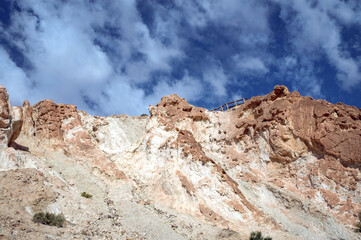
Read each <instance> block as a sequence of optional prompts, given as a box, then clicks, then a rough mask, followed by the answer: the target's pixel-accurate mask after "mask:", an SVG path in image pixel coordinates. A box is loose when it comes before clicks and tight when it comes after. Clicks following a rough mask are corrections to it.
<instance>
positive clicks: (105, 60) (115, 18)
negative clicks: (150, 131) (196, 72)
mask: <svg viewBox="0 0 361 240" xmlns="http://www.w3.org/2000/svg"><path fill="white" fill-rule="evenodd" d="M19 5H20V7H21V8H22V11H21V12H18V13H17V14H16V15H15V14H14V15H13V16H12V25H11V27H10V28H9V30H8V31H7V36H8V39H9V41H11V42H13V43H14V44H16V46H17V47H18V48H20V49H21V50H22V53H23V54H24V56H25V58H27V59H29V61H30V62H31V65H32V69H30V70H27V75H28V77H29V79H30V80H31V81H33V82H34V83H35V88H34V89H33V91H32V92H31V95H30V94H29V92H27V94H23V95H20V94H15V96H12V97H13V98H14V97H15V98H24V99H29V100H31V101H32V102H33V103H35V102H37V101H40V100H42V99H44V98H52V99H54V101H56V102H64V103H72V104H76V105H77V106H78V107H79V108H80V109H84V110H87V111H90V112H92V106H88V104H87V102H86V101H85V99H84V96H86V98H87V100H90V101H94V102H96V103H97V104H98V105H99V107H98V108H97V113H98V114H110V113H111V112H112V113H122V112H127V113H129V114H136V113H143V112H144V111H146V107H147V106H146V105H145V104H144V97H145V96H144V91H143V90H142V89H140V88H137V87H135V84H137V83H143V82H147V81H149V79H150V74H151V73H152V72H153V71H163V72H169V71H170V70H171V67H170V65H169V61H170V60H172V59H173V58H179V57H181V52H180V51H179V49H178V48H177V46H173V45H172V46H166V45H164V44H163V43H162V42H160V41H159V40H158V39H157V38H155V37H152V36H151V35H150V33H149V30H148V28H147V26H146V25H145V24H144V23H143V22H142V19H141V18H140V17H139V13H138V11H137V9H136V6H135V1H106V2H96V3H93V4H89V3H88V2H87V1H76V2H64V3H61V4H59V3H57V2H54V1H38V0H33V1H31V0H29V1H24V2H19ZM26 10H31V12H29V11H26ZM106 26H110V27H112V28H113V29H112V32H111V33H109V34H108V35H107V34H106V33H104V32H102V31H104V29H105V27H106ZM98 31H100V32H98ZM114 31H118V34H120V38H119V37H118V38H113V37H112V36H111V35H110V34H114ZM19 33H21V34H22V35H23V36H24V37H21V38H16V39H15V38H14V37H13V36H14V35H16V34H19ZM98 43H99V44H100V45H98ZM107 48H108V49H107ZM134 52H138V53H140V54H142V55H143V56H144V59H142V60H133V59H132V58H133V54H134ZM2 55H3V54H2ZM1 57H2V59H3V61H5V60H4V59H5V58H4V56H1ZM14 66H15V65H14ZM14 66H12V67H13V71H14V73H16V72H22V70H21V69H18V68H15V67H14ZM122 70H123V71H122ZM24 76H25V73H24ZM13 81H15V80H13ZM17 81H19V80H17ZM12 86H13V85H11V87H12ZM21 86H25V85H21ZM129 91H131V92H133V93H134V94H132V93H130V92H129ZM12 95H13V94H12ZM133 95H134V96H136V98H134V100H133V102H134V104H128V105H130V107H128V105H124V104H117V103H118V101H119V100H122V101H126V99H128V100H129V99H132V96H133ZM102 104H103V105H102ZM105 104H106V105H105ZM133 105H134V106H133ZM140 106H142V107H140ZM93 107H94V106H93Z"/></svg>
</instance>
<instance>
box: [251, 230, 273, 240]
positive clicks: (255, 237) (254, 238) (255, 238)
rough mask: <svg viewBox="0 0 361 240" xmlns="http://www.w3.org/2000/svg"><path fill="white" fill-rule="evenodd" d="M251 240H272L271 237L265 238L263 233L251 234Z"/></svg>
mask: <svg viewBox="0 0 361 240" xmlns="http://www.w3.org/2000/svg"><path fill="white" fill-rule="evenodd" d="M249 240H272V238H271V237H263V236H262V233H261V232H251V235H250V236H249Z"/></svg>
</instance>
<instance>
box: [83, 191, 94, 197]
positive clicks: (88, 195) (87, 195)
mask: <svg viewBox="0 0 361 240" xmlns="http://www.w3.org/2000/svg"><path fill="white" fill-rule="evenodd" d="M81 196H82V197H85V198H91V197H93V195H90V194H88V193H86V192H82V193H81Z"/></svg>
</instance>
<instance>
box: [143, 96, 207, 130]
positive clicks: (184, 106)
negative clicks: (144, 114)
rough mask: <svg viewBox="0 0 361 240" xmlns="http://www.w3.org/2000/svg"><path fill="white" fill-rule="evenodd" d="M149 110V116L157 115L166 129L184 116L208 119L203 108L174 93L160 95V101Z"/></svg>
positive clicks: (196, 119) (194, 118)
mask: <svg viewBox="0 0 361 240" xmlns="http://www.w3.org/2000/svg"><path fill="white" fill-rule="evenodd" d="M149 111H150V114H151V116H157V117H158V119H159V121H160V122H161V123H162V124H163V125H165V126H166V128H168V129H171V128H173V125H174V123H175V122H178V121H182V120H184V119H186V118H189V119H192V120H193V121H202V120H207V119H208V117H207V114H206V110H205V109H204V108H200V107H194V106H192V105H190V104H189V103H188V102H187V100H185V99H184V98H180V97H179V96H178V95H176V94H173V95H169V96H165V97H162V99H161V101H160V102H159V103H158V104H157V105H156V106H151V107H150V109H149Z"/></svg>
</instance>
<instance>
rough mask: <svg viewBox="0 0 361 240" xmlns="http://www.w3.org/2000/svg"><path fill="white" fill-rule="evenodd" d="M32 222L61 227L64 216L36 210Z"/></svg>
mask: <svg viewBox="0 0 361 240" xmlns="http://www.w3.org/2000/svg"><path fill="white" fill-rule="evenodd" d="M33 222H35V223H41V224H44V225H49V226H57V227H63V226H64V223H65V218H64V216H63V214H54V213H49V212H46V213H43V212H38V213H36V214H35V215H34V216H33Z"/></svg>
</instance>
